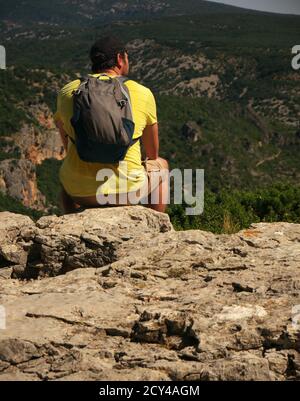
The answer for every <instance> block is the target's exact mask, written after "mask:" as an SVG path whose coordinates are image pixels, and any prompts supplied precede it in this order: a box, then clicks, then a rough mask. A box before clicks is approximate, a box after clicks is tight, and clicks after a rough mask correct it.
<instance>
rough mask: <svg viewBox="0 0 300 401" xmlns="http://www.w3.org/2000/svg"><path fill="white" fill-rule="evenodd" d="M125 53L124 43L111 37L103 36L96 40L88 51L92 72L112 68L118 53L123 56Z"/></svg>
mask: <svg viewBox="0 0 300 401" xmlns="http://www.w3.org/2000/svg"><path fill="white" fill-rule="evenodd" d="M125 52H126V48H125V45H124V43H123V42H121V41H120V40H119V39H117V38H115V37H113V36H105V37H103V38H101V39H99V40H97V42H96V43H94V44H93V46H92V48H91V50H90V59H91V61H92V64H93V68H92V69H93V71H97V70H102V69H105V68H111V67H114V66H115V65H116V62H117V55H118V53H121V54H124V53H125Z"/></svg>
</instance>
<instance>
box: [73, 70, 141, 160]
mask: <svg viewBox="0 0 300 401" xmlns="http://www.w3.org/2000/svg"><path fill="white" fill-rule="evenodd" d="M103 75H106V74H101V75H100V76H103ZM100 76H99V77H97V78H95V77H92V76H88V77H86V78H84V79H83V80H82V82H81V84H80V86H79V88H78V89H77V90H76V91H74V92H73V106H74V112H73V117H72V119H71V124H72V126H73V127H74V131H75V141H73V143H74V144H75V146H76V149H77V152H78V155H79V157H80V159H81V160H83V161H85V162H91V163H117V162H119V161H121V160H123V159H124V158H125V156H126V153H127V150H128V149H129V147H130V146H132V145H133V144H134V143H135V142H136V141H138V140H139V139H136V140H133V139H132V136H133V133H134V122H133V118H132V109H131V102H130V95H129V91H128V89H127V87H126V86H125V85H124V82H125V81H126V80H127V78H125V77H114V78H112V77H109V76H108V75H106V76H107V77H108V79H99V78H100Z"/></svg>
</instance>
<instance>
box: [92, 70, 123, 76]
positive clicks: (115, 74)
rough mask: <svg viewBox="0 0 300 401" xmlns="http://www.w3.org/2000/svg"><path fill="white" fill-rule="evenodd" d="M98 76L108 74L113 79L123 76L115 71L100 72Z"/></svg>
mask: <svg viewBox="0 0 300 401" xmlns="http://www.w3.org/2000/svg"><path fill="white" fill-rule="evenodd" d="M97 74H107V75H111V76H113V77H117V76H119V75H121V74H120V72H117V71H115V70H105V71H100V72H98V73H97Z"/></svg>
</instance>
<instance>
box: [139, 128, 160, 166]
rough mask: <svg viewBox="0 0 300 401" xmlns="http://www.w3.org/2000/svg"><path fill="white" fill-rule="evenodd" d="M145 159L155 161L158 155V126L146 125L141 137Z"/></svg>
mask: <svg viewBox="0 0 300 401" xmlns="http://www.w3.org/2000/svg"><path fill="white" fill-rule="evenodd" d="M142 141H143V145H144V148H145V152H146V157H147V158H148V159H150V160H156V159H157V158H158V155H159V139H158V124H157V123H156V124H153V125H147V126H146V127H145V129H144V131H143V136H142Z"/></svg>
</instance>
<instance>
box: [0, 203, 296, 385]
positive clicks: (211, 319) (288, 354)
mask: <svg viewBox="0 0 300 401" xmlns="http://www.w3.org/2000/svg"><path fill="white" fill-rule="evenodd" d="M10 217H11V221H12V223H11V224H10V223H9V220H10ZM3 222H4V223H3ZM0 227H1V229H2V231H1V234H2V237H3V238H4V237H5V241H6V242H5V243H6V244H8V245H9V244H10V243H11V244H12V245H16V244H19V243H21V244H22V242H23V245H22V246H23V248H22V249H25V250H26V249H27V251H28V260H27V262H26V264H25V267H26V266H27V267H26V268H27V274H28V276H29V277H31V278H32V277H33V276H30V268H31V269H33V270H34V269H36V270H35V271H36V272H37V271H38V272H39V273H38V274H36V277H38V279H37V280H32V279H31V280H19V279H16V278H12V279H11V278H7V277H2V276H1V274H0V305H1V307H2V311H4V310H5V315H4V314H2V320H3V319H4V317H3V316H5V322H3V321H2V326H1V321H0V380H99V381H101V380H189V381H193V380H272V381H273V380H274V381H275V380H276V381H278V380H299V379H300V295H299V294H300V291H299V290H300V269H299V266H300V247H299V241H300V225H297V224H289V223H274V224H266V223H262V224H255V225H253V226H252V227H251V228H250V229H248V230H243V231H241V232H239V233H237V234H234V235H213V234H212V233H209V232H202V231H186V232H175V231H174V230H173V229H172V226H171V224H170V222H169V219H168V217H167V215H164V214H160V213H157V212H153V211H151V210H148V209H146V208H143V207H138V206H137V207H124V208H123V207H120V208H111V209H102V210H101V209H94V210H87V211H85V212H83V213H80V214H74V215H68V216H63V217H55V216H49V217H44V218H42V219H40V220H39V221H38V222H37V223H36V225H35V224H34V223H33V222H31V220H30V219H27V218H24V216H19V217H16V215H11V214H9V213H5V214H3V213H2V214H0ZM3 227H4V228H3ZM25 244H27V245H28V246H27V247H26V246H25ZM17 246H18V245H17ZM35 252H36V253H35ZM34 254H35V258H36V259H34V257H33V255H34ZM19 262H20V260H15V261H12V263H18V265H17V268H16V270H18V269H19V273H20V272H21V271H22V269H21V268H20V266H21V265H22V264H20V263H19ZM34 263H36V264H34ZM13 268H15V266H13ZM25 270H26V269H25ZM0 271H1V269H0ZM23 274H24V270H23ZM17 276H18V274H17V273H14V277H17ZM52 276H53V277H52ZM23 278H24V277H23ZM4 323H5V324H4ZM1 327H2V329H1ZM4 327H5V328H4Z"/></svg>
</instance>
